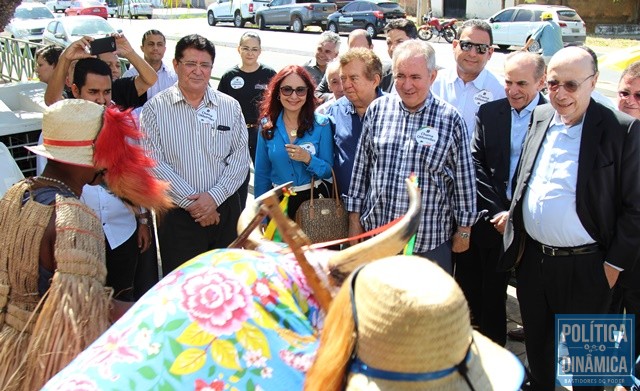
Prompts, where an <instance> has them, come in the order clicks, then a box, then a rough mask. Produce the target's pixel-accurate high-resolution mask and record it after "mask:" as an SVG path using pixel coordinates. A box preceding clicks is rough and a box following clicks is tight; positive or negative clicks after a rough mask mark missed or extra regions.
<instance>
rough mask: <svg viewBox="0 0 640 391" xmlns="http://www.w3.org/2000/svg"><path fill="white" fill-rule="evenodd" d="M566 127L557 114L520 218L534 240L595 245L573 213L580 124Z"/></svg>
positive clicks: (548, 131) (563, 244) (562, 244)
mask: <svg viewBox="0 0 640 391" xmlns="http://www.w3.org/2000/svg"><path fill="white" fill-rule="evenodd" d="M583 121H584V117H583V119H582V121H580V123H579V124H577V125H574V126H571V127H569V128H568V127H567V126H566V125H564V124H563V123H562V121H561V119H560V117H559V116H558V114H557V113H556V115H555V116H554V118H553V120H552V121H551V124H550V125H549V129H548V130H547V134H546V136H545V139H544V141H543V143H542V147H541V149H540V152H539V153H538V157H537V159H536V163H535V165H534V167H533V171H532V172H531V178H530V179H529V184H528V185H527V189H526V191H525V196H524V201H523V202H524V204H523V208H522V217H523V219H524V227H525V229H526V231H527V233H528V234H529V235H530V236H531V237H532V238H533V239H534V240H536V241H538V242H540V243H543V244H546V245H549V246H556V247H575V246H581V245H585V244H590V243H595V240H593V238H592V237H591V236H590V235H589V233H587V231H586V230H585V229H584V226H583V225H582V223H581V222H580V218H579V217H578V213H577V211H576V182H577V180H578V157H579V155H580V139H581V138H582V125H583Z"/></svg>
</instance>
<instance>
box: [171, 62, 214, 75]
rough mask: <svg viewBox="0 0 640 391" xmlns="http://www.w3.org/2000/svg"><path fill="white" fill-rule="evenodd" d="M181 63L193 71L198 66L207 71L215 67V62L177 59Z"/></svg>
mask: <svg viewBox="0 0 640 391" xmlns="http://www.w3.org/2000/svg"><path fill="white" fill-rule="evenodd" d="M177 61H178V62H179V63H180V64H182V65H184V67H185V68H186V69H187V70H190V71H191V72H193V71H195V70H196V68H199V69H202V70H203V71H205V72H209V71H211V70H212V69H213V63H208V62H196V61H183V60H177Z"/></svg>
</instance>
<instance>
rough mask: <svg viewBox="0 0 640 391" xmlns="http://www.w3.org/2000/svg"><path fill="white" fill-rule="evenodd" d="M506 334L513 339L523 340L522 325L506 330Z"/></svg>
mask: <svg viewBox="0 0 640 391" xmlns="http://www.w3.org/2000/svg"><path fill="white" fill-rule="evenodd" d="M507 335H508V336H509V338H511V339H512V340H514V341H519V342H524V329H523V328H522V327H518V328H517V329H512V330H509V331H507Z"/></svg>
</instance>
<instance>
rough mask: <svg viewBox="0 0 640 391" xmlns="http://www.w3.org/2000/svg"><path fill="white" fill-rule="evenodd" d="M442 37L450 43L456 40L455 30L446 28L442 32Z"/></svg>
mask: <svg viewBox="0 0 640 391" xmlns="http://www.w3.org/2000/svg"><path fill="white" fill-rule="evenodd" d="M442 35H443V36H444V40H445V41H447V42H449V43H451V42H453V40H454V39H456V30H454V29H452V28H451V27H447V28H445V29H444V31H443V32H442Z"/></svg>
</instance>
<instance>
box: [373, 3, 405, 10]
mask: <svg viewBox="0 0 640 391" xmlns="http://www.w3.org/2000/svg"><path fill="white" fill-rule="evenodd" d="M376 5H377V6H378V7H380V8H384V9H387V10H396V9H400V8H401V7H400V5H399V4H398V3H376Z"/></svg>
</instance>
